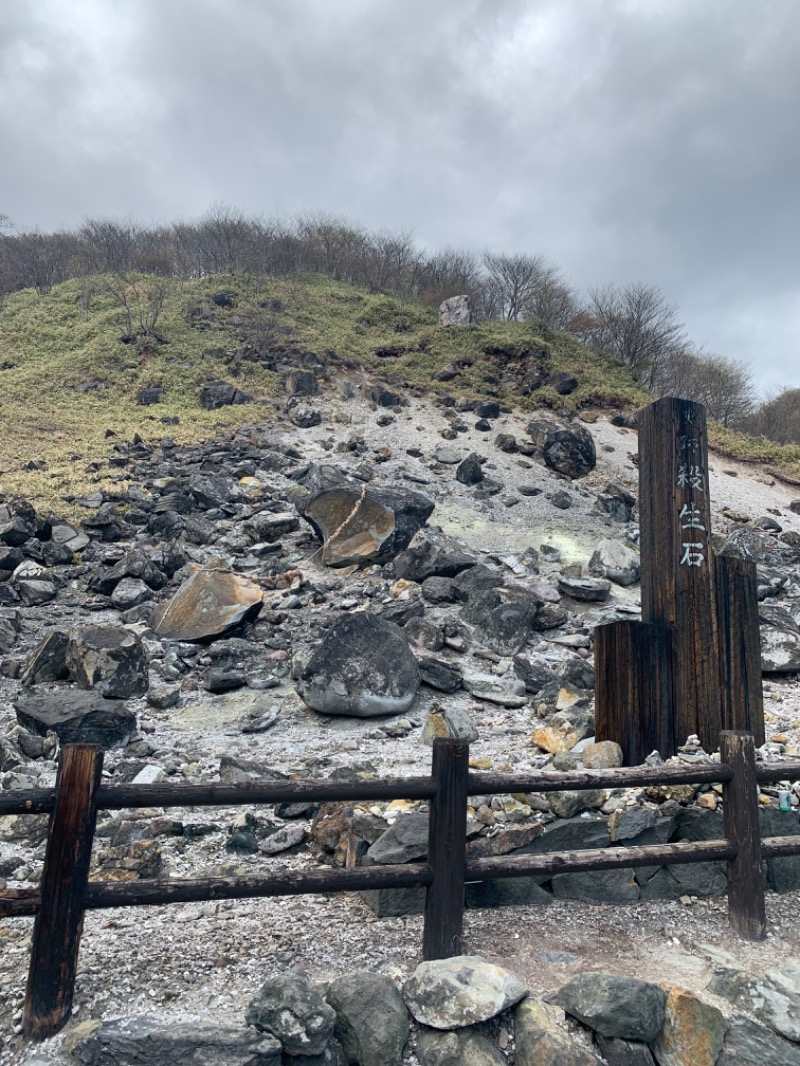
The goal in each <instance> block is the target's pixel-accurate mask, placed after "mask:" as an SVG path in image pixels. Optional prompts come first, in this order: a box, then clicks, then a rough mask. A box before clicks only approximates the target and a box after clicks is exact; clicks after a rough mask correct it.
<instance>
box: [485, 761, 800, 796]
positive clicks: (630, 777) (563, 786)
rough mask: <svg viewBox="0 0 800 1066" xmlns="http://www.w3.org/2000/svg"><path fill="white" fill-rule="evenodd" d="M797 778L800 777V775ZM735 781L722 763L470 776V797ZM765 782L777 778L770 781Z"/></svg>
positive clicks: (728, 769) (769, 778) (799, 768)
mask: <svg viewBox="0 0 800 1066" xmlns="http://www.w3.org/2000/svg"><path fill="white" fill-rule="evenodd" d="M764 765H765V766H766V765H767V764H766V763H765V764H764ZM775 765H777V764H775ZM787 765H789V764H787ZM798 770H800V766H798ZM796 776H800V773H798V774H797V775H796ZM731 777H732V771H731V769H730V767H728V766H725V765H724V764H721V763H705V764H698V765H692V766H631V767H625V768H620V769H611V770H535V771H533V772H530V771H529V772H528V773H524V774H522V773H513V774H491V773H470V775H469V784H468V786H467V787H468V789H469V795H470V796H488V795H491V794H493V793H500V794H503V793H509V792H566V791H568V790H569V791H573V792H580V790H581V789H594V788H647V787H648V786H649V785H700V784H706V785H707V784H715V783H719V782H722V781H730V779H731ZM765 780H768V781H769V780H775V778H774V777H767V778H766V779H765Z"/></svg>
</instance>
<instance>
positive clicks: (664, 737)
mask: <svg viewBox="0 0 800 1066" xmlns="http://www.w3.org/2000/svg"><path fill="white" fill-rule="evenodd" d="M594 655H595V664H596V670H595V717H596V723H597V726H596V734H597V739H598V740H614V741H616V742H617V744H619V746H620V747H621V748H622V754H623V756H624V759H625V765H626V766H637V765H638V764H639V763H642V762H644V760H645V759H646V758H647V756H648V755H649V754H650V753H651V752H652V751H657V752H659V754H660V755H662V756H663V757H664V758H667V757H668V756H670V755H674V754H675V751H676V743H675V734H674V732H673V723H674V715H673V697H672V634H671V632H670V630H669V628H668V627H667V626H662V625H654V624H648V623H647V622H635V621H630V620H629V621H624V622H610V623H609V624H608V625H603V626H598V627H597V628H596V629H595V631H594ZM683 739H684V740H685V739H686V738H685V737H684V738H683ZM681 743H683V741H681Z"/></svg>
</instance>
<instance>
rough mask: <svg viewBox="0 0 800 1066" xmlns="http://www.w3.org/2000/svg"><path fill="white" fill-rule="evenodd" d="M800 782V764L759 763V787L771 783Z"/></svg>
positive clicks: (757, 764)
mask: <svg viewBox="0 0 800 1066" xmlns="http://www.w3.org/2000/svg"><path fill="white" fill-rule="evenodd" d="M797 780H800V762H760V763H759V762H757V763H756V781H758V783H759V785H766V784H769V782H770V781H797Z"/></svg>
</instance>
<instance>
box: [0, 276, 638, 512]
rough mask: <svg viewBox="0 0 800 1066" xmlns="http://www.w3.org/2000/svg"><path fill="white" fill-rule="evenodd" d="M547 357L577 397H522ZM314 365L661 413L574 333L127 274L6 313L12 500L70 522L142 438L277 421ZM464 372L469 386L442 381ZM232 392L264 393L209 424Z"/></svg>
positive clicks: (72, 285)
mask: <svg viewBox="0 0 800 1066" xmlns="http://www.w3.org/2000/svg"><path fill="white" fill-rule="evenodd" d="M219 294H225V297H220V296H219ZM214 296H217V297H218V299H222V300H224V301H225V302H224V303H223V305H222V306H220V305H219V304H218V303H215V302H214ZM161 299H163V309H162V310H161V312H160V314H159V315H158V318H157V320H156V322H155V325H154V326H153V327H152V329H151V331H150V334H149V335H148V334H146V333H143V332H142V330H141V328H138V329H137V327H139V326H140V320H145V321H147V320H148V315H150V316H152V304H153V303H157V302H158V301H159V300H161ZM123 300H127V302H128V306H129V308H130V309H131V318H132V321H133V326H134V332H135V333H137V334H138V335H137V336H136V338H135V339H134V340H132V341H128V343H124V342H123V341H121V339H120V338H121V337H122V336H123V335H124V333H125V329H126V326H125V308H124V306H123ZM543 352H544V353H547V367H548V369H549V370H550V371H551V372H555V371H569V372H571V373H575V374H576V375H577V376H578V378H579V381H580V384H579V387H578V388H577V389H576V391H575V392H573V393H572V394H571V395H569V396H559V395H558V393H556V392H555V391H554V390H553V389H552V388H549V387H547V386H544V387H542V388H539V389H537V390H536V392H535V393H533V394H532V395H529V396H522V395H520V394H519V392H518V390H517V385H518V376H516V377H515V376H514V375H513V374H511V373H510V371H522V370H523V369H524V364H525V362H526V361H527V360H529V359H530V358H532V356H531V355H529V354H528V353H543ZM309 353H312V354H311V355H309ZM314 357H316V358H314ZM309 360H311V361H312V362H315V363H321V364H323V365H325V366H326V367H328V368H330V370H331V371H333V372H335V371H336V370H337V369H338V370H340V369H342V368H349V369H358V368H360V369H363V370H364V371H365V372H366V373H368V374H369V375H374V376H375V377H376V378H380V379H382V380H384V381H386V382H387V383H388V384H404V385H406V386H412V387H413V386H419V387H424V388H425V389H429V390H433V391H435V392H441V393H444V392H448V393H450V394H451V395H453V396H455V397H458V396H460V395H461V396H463V395H468V396H485V395H487V394H491V395H494V396H499V398H501V399H502V400H504V401H506V402H509V403H514V404H515V405H519V406H521V407H523V408H526V409H532V408H533V407H535V406H539V405H548V404H549V405H556V406H558V407H560V408H566V409H568V410H576V409H578V408H580V407H582V406H586V405H599V406H607V407H622V406H626V407H630V406H636V405H639V404H641V403H642V402H644V401H645V400H646V399H647V397H646V394H644V393H643V392H642V390H641V389H640V388H639V387H638V386H637V385H636V383H635V382H634V381H633V379H632V377H631V375H630V373H629V372H628V371H627V370H626V369H625V368H624V367H621V366H610V365H609V363H608V361H607V360H605V359H604V358H603V357H602V356H600V355H598V354H596V353H594V352H592V351H590V350H588V349H586V348H584V347H583V346H582V345H580V344H579V343H577V342H576V341H575V340H573V339H572V338H570V337H568V336H566V335H565V334H554V333H551V332H549V331H545V332H543V333H539V332H537V331H536V327H535V323H534V322H532V321H530V322H521V323H503V322H487V323H482V324H478V325H475V326H471V327H469V328H466V329H454V328H449V329H447V328H443V327H440V326H438V325H437V322H436V314H435V312H433V311H430V310H428V309H426V308H423V307H422V306H421V305H417V304H410V303H404V302H402V301H401V300H399V299H397V298H395V297H392V296H387V295H383V294H373V293H369V292H367V291H366V290H362V289H358V288H355V287H353V286H350V285H345V284H341V283H337V282H335V281H332V280H331V279H330V278H327V277H323V276H321V275H308V276H306V277H304V278H303V279H302V280H300V279H297V278H294V277H293V278H291V279H289V280H286V279H279V278H249V277H232V276H215V277H206V278H202V279H200V280H196V281H192V282H183V283H180V284H179V283H173V282H171V281H169V280H164V279H160V278H156V277H153V276H143V275H136V276H134V275H129V276H127V283H126V285H125V286H124V287H122V286H121V283H120V282H119V280H118V279H116V278H113V277H111V276H109V277H102V276H100V277H94V278H91V279H88V280H87V281H83V282H80V281H69V282H66V283H64V284H62V285H59V286H57V287H55V288H54V289H53V290H52V291H51V292H50V293H49V294H47V295H44V296H39V295H37V294H36V293H35V292H34V291H33V290H25V291H23V292H19V293H16V294H14V295H12V296H10V297H8V298H7V300H6V302H5V305H4V307H3V309H2V311H1V312H0V368H2V369H0V380H1V381H2V386H3V388H2V394H1V396H0V425H1V426H2V430H3V432H2V436H1V439H0V470H2V477H3V490H4V491H5V492H11V493H21V494H23V495H25V496H27V497H29V498H31V499H33V500H34V501H35V502H36V503H37V505H46V506H52V507H55V508H57V507H58V505H59V504H60V503H61V502H62V498H63V497H64V496H66V495H77V494H80V493H83V492H86V491H90V490H91V489H92V488H96V487H98V485H99V486H100V487H103V486H107V485H108V484H110V483H112V482H113V481H114V474H113V471H109V470H108V467H107V465H106V462H107V459H108V457H109V455H110V454H111V451H112V448H113V445H114V443H115V442H116V441H119V440H120V439H122V440H129V439H130V438H131V437H132V436H133V435H134V433H139V434H140V435H141V436H142V437H143V438H144V439H145V440H147V441H151V442H158V441H159V440H160V439H161V438H162V437H165V436H169V437H171V438H172V439H173V440H175V441H176V442H177V443H180V444H185V443H189V442H191V441H196V440H200V439H204V438H207V437H210V436H213V435H215V434H216V433H219V432H222V433H224V432H226V431H227V430H229V429H231V428H233V427H235V426H240V425H243V424H246V423H249V422H268V421H269V420H270V419H271V418H272V401H273V399H274V398H275V397H276V396H277V395H279V394H280V393H282V392H283V383H282V373H283V372H285V371H286V370H288V369H290V368H293V367H300V366H302V365H303V364H304V362H308V361H309ZM453 361H457V362H458V365H459V372H458V375H457V377H455V378H454V379H452V380H450V381H448V382H446V383H445V382H444V381H437V380H436V375H437V373H439V372H440V371H442V370H443V369H444V368H445V367H446V366H448V365H449V364H450V363H451V362H453ZM218 379H225V380H228V381H231V382H232V383H234V384H235V385H236V386H237V387H238V388H240V389H242V390H243V391H245V392H247V393H250V394H252V396H253V398H254V402H255V404H256V405H258V406H253V405H251V404H248V405H243V406H228V407H222V408H219V409H217V410H213V411H206V410H204V409H203V408H202V407H201V405H200V402H199V394H200V390H201V388H202V386H203V385H204V384H206V383H207V382H209V381H214V380H218ZM153 386H160V387H161V388H162V389H163V395H162V397H161V402H160V403H159V404H158V405H157V406H150V407H145V406H140V405H139V404H137V402H136V397H137V393H138V392H139V390H140V389H142V388H146V387H153ZM259 408H261V409H259ZM109 431H111V432H109ZM111 434H113V435H111ZM89 464H91V465H92V469H87V466H88V465H89ZM32 467H35V468H32Z"/></svg>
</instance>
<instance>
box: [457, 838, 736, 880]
mask: <svg viewBox="0 0 800 1066" xmlns="http://www.w3.org/2000/svg"><path fill="white" fill-rule="evenodd" d="M735 854H736V847H735V846H734V845H733V843H732V842H731V841H729V840H702V841H697V842H692V843H688V844H646V845H642V846H640V847H633V848H624V847H618V848H592V849H588V848H587V849H585V850H581V851H562V852H557V853H554V854H545V855H503V856H501V857H499V858H494V857H493V858H488V859H472V860H471V861H470V862H468V863H467V871H466V875H467V880H468V881H491V880H493V879H494V878H497V877H528V876H530V875H533V874H576V873H590V872H591V871H593V870H615V869H620V868H626V867H628V866H634V867H635V866H685V865H690V864H691V863H695V862H719V861H724V860H727V859H730V858H732V857H733V856H734V855H735Z"/></svg>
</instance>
